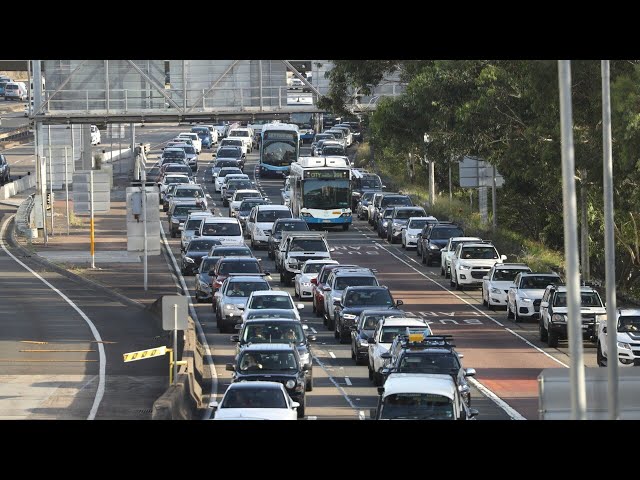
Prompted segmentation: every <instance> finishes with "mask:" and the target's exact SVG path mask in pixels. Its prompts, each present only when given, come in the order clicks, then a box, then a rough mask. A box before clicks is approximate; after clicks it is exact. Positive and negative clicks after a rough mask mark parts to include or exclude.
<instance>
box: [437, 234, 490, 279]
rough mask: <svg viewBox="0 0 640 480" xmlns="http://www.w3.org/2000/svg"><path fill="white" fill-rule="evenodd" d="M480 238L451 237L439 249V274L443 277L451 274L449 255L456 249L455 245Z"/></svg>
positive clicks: (479, 240) (479, 239)
mask: <svg viewBox="0 0 640 480" xmlns="http://www.w3.org/2000/svg"><path fill="white" fill-rule="evenodd" d="M481 241H482V239H481V238H478V237H451V238H449V241H448V242H447V244H446V245H445V246H444V247H442V250H440V275H442V276H443V277H444V278H449V277H450V276H451V270H450V268H451V257H453V253H454V252H455V251H456V247H457V246H458V244H459V243H462V242H481Z"/></svg>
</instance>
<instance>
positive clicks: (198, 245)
mask: <svg viewBox="0 0 640 480" xmlns="http://www.w3.org/2000/svg"><path fill="white" fill-rule="evenodd" d="M220 244H221V242H220V240H215V239H213V238H194V239H193V240H191V241H190V242H189V245H187V248H186V250H185V251H184V252H183V253H182V265H181V266H180V271H181V273H182V275H194V274H195V273H196V271H197V270H198V267H200V263H201V262H202V259H203V258H204V257H206V256H207V255H209V251H210V250H211V249H212V248H213V247H214V246H216V245H220Z"/></svg>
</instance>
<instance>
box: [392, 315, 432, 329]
mask: <svg viewBox="0 0 640 480" xmlns="http://www.w3.org/2000/svg"><path fill="white" fill-rule="evenodd" d="M383 325H384V326H385V327H428V325H427V324H426V323H425V322H423V321H422V320H416V319H415V318H410V317H402V318H385V319H384V324H383Z"/></svg>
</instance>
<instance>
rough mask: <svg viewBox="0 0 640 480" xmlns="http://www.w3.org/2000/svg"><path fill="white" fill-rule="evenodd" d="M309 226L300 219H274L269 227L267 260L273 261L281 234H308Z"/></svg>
mask: <svg viewBox="0 0 640 480" xmlns="http://www.w3.org/2000/svg"><path fill="white" fill-rule="evenodd" d="M308 231H309V226H308V225H307V222H306V221H304V220H303V219H302V218H276V221H275V222H273V227H271V235H269V240H267V250H268V255H269V258H270V259H272V260H275V258H276V250H278V248H280V241H281V240H282V232H308Z"/></svg>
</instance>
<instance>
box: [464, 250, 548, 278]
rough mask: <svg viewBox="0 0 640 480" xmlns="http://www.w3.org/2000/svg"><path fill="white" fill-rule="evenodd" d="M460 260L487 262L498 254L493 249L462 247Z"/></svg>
mask: <svg viewBox="0 0 640 480" xmlns="http://www.w3.org/2000/svg"><path fill="white" fill-rule="evenodd" d="M460 258H462V259H471V260H478V259H487V260H488V259H493V258H498V252H496V249H495V248H494V247H464V248H463V249H462V251H461V252H460ZM545 286H546V285H545Z"/></svg>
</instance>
